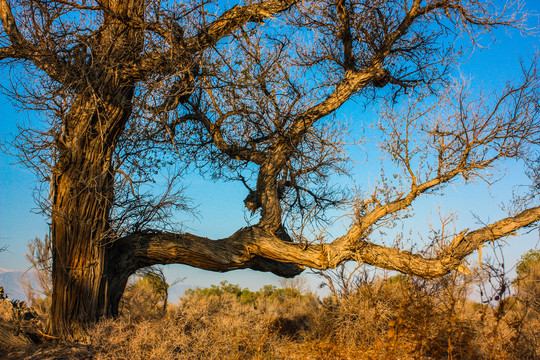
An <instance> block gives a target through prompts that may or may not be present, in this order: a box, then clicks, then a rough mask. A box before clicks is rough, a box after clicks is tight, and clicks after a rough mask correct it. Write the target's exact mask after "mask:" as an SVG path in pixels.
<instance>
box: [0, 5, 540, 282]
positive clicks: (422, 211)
mask: <svg viewBox="0 0 540 360" xmlns="http://www.w3.org/2000/svg"><path fill="white" fill-rule="evenodd" d="M526 7H527V8H528V9H530V10H531V11H533V12H535V13H536V14H538V13H540V2H539V1H535V0H528V1H526ZM530 26H531V27H535V26H536V27H537V26H538V19H537V18H533V19H531V22H530ZM495 35H496V36H495V41H493V39H492V38H490V37H486V38H485V39H483V40H482V41H481V44H482V45H484V46H485V47H488V48H485V49H477V50H475V52H474V53H473V54H472V55H471V56H470V58H469V59H464V61H463V63H462V64H460V66H459V68H456V69H455V71H456V72H455V73H454V75H455V76H459V74H460V73H461V74H462V75H464V76H466V77H469V78H470V77H472V78H473V84H474V86H479V87H480V86H481V87H482V88H484V89H490V88H492V87H494V86H500V85H503V84H504V82H506V81H507V80H512V79H513V78H515V77H517V76H518V75H519V66H520V64H519V60H520V59H523V60H524V61H525V62H526V61H527V59H531V58H532V56H533V55H534V53H535V51H540V49H539V48H540V46H539V45H540V38H539V37H538V35H537V36H527V37H523V36H521V35H520V34H519V33H518V32H516V31H513V30H508V31H507V32H505V31H498V32H496V33H495ZM1 81H6V77H3V78H2V79H1ZM0 109H1V111H0V141H1V142H2V144H3V145H9V142H10V139H11V138H12V137H13V136H14V135H15V134H16V133H17V128H16V126H17V124H24V123H26V122H28V121H32V122H38V121H39V114H36V113H21V112H16V111H15V110H14V107H13V105H12V104H11V103H10V101H9V99H8V98H7V97H6V96H4V95H0ZM340 116H344V117H347V118H349V119H352V120H354V118H356V117H358V118H362V119H365V118H369V117H373V116H374V114H363V113H359V112H358V111H357V109H356V108H355V107H354V105H347V106H346V107H344V109H343V110H342V111H341V112H340ZM372 148H373V147H372V146H371V145H370V144H369V143H368V144H366V145H365V149H366V151H367V155H366V154H365V153H364V152H362V153H361V155H360V157H361V158H362V159H363V163H362V164H361V165H360V166H359V168H358V169H357V170H356V171H355V174H356V175H355V176H356V179H355V181H357V182H358V183H361V184H369V183H370V181H373V179H375V178H376V177H377V175H378V169H379V168H380V167H379V163H378V160H377V154H376V153H373V152H371V151H369V150H371V149H372ZM366 159H367V162H366ZM16 162H17V159H16V158H13V157H11V156H9V155H7V154H5V153H4V152H3V151H2V152H0V246H2V245H6V246H7V251H5V252H3V253H0V268H4V269H15V270H26V269H28V267H29V264H28V263H27V262H26V260H25V258H24V254H25V253H26V251H27V246H26V244H27V242H28V241H29V240H30V239H33V238H35V237H41V238H42V237H43V236H44V235H45V234H46V233H47V232H48V226H47V219H45V218H44V217H42V216H41V215H38V214H36V213H34V212H33V211H34V210H35V209H36V205H35V203H34V199H33V191H34V189H35V188H36V187H37V186H38V184H37V183H36V180H35V178H34V175H33V174H32V173H31V172H29V171H28V170H27V169H25V168H24V167H23V166H22V165H18V164H16ZM506 172H507V174H508V175H507V176H506V178H505V179H504V180H503V181H502V182H500V183H498V184H496V185H494V186H493V187H491V188H490V189H487V188H486V186H485V185H484V184H483V183H480V184H478V185H477V186H471V187H466V188H465V187H459V186H458V187H450V188H448V190H447V194H448V195H447V196H445V197H442V198H434V197H428V198H424V199H422V200H420V201H418V203H417V204H416V207H415V210H416V217H415V219H414V220H413V222H412V223H410V224H409V225H408V228H409V229H411V231H412V232H411V234H412V237H413V238H414V239H415V240H418V236H417V234H418V233H421V232H422V231H423V229H426V228H427V224H428V222H429V221H430V219H431V218H432V217H433V218H435V217H436V214H437V213H436V210H437V208H438V207H440V208H441V209H443V211H444V212H445V213H448V212H449V211H451V210H454V211H460V214H461V218H460V219H461V220H460V222H459V224H460V225H463V227H464V228H466V227H470V228H471V229H473V228H475V227H478V226H479V225H476V224H475V223H474V218H473V216H472V214H478V215H481V218H482V220H490V221H496V220H498V219H500V218H501V217H504V212H502V211H501V210H500V209H499V207H498V205H499V204H500V203H501V202H503V201H505V200H507V199H508V198H509V195H510V194H511V192H512V189H513V186H514V184H516V183H520V182H523V181H524V178H523V177H522V175H521V172H520V171H519V166H518V165H517V164H514V163H508V164H507V168H506ZM370 179H371V180H370ZM185 183H186V185H187V186H188V190H187V195H188V196H189V197H191V198H192V199H193V200H194V203H195V204H197V205H198V208H197V210H198V213H199V215H198V217H197V218H193V217H189V216H185V215H180V216H181V217H182V219H184V220H185V225H186V226H187V227H188V229H187V230H188V231H190V232H193V233H195V234H198V235H202V236H207V237H210V238H219V237H225V236H228V235H230V234H232V233H233V232H234V231H236V230H237V229H238V228H240V227H242V226H246V223H245V221H244V211H243V202H242V200H243V199H244V198H245V196H246V192H245V188H243V186H242V185H241V184H232V183H225V184H224V183H213V182H209V181H206V180H204V179H202V178H199V177H198V176H196V175H193V176H187V177H186V178H185ZM343 226H346V223H343V221H342V220H339V221H338V222H336V224H335V225H334V227H333V229H334V231H336V232H337V233H339V232H340V230H344V228H343ZM538 238H539V235H538V232H537V231H534V232H532V233H530V234H525V235H522V236H520V237H511V238H510V239H508V245H507V246H506V248H505V257H506V260H507V263H508V264H509V265H513V264H514V263H515V262H516V260H517V259H519V256H520V255H521V254H522V253H524V252H525V251H527V250H528V249H530V248H534V247H537V246H538ZM476 256H477V255H473V258H474V257H476ZM166 274H167V276H168V277H169V279H174V278H184V277H185V278H186V279H185V281H184V284H185V285H187V286H207V285H208V284H210V283H219V282H220V281H221V280H225V279H226V280H228V281H229V282H232V283H239V284H241V285H242V286H249V287H251V288H254V289H258V288H259V287H261V286H262V285H264V284H269V283H272V284H277V283H278V282H279V278H278V277H276V276H274V275H272V274H264V273H259V272H255V271H252V270H241V271H234V272H229V273H224V274H216V273H211V272H206V271H202V270H198V269H193V268H189V267H187V266H183V265H169V266H167V268H166ZM312 284H315V281H312Z"/></svg>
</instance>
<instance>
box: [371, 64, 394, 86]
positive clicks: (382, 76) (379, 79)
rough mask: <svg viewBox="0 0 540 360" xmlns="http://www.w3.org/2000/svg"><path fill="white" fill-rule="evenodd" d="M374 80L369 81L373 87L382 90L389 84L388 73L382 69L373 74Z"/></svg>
mask: <svg viewBox="0 0 540 360" xmlns="http://www.w3.org/2000/svg"><path fill="white" fill-rule="evenodd" d="M374 75H375V79H374V80H373V81H371V84H372V85H373V86H375V87H378V88H382V87H384V86H386V85H387V84H388V83H389V82H390V78H391V76H390V71H388V70H387V69H384V68H380V69H378V70H377V72H376V73H375V74H374Z"/></svg>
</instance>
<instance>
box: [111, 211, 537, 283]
mask: <svg viewBox="0 0 540 360" xmlns="http://www.w3.org/2000/svg"><path fill="white" fill-rule="evenodd" d="M539 220H540V207H534V208H531V209H528V210H525V211H523V212H522V213H520V214H518V215H516V216H514V217H508V218H505V219H502V220H500V221H497V222H495V223H493V224H490V225H488V226H485V227H483V228H481V229H477V230H474V231H471V232H468V233H465V232H464V233H461V234H459V235H458V236H456V238H455V239H454V240H453V241H452V242H451V243H450V244H449V245H448V247H447V248H446V249H445V250H443V251H442V252H441V253H440V254H439V255H438V256H437V257H434V258H425V257H423V256H421V255H419V254H413V253H410V252H408V251H403V250H399V249H395V248H390V247H386V246H381V245H377V244H373V243H370V242H367V241H365V240H362V239H357V238H355V239H352V238H346V239H345V240H346V241H343V240H344V238H339V239H336V240H335V241H334V242H332V243H330V244H315V245H308V246H304V245H301V244H296V243H292V242H287V241H283V240H281V239H279V238H278V237H276V236H275V235H272V234H270V233H269V232H267V231H265V230H264V229H261V228H258V227H248V228H244V229H241V230H239V231H237V232H236V233H235V234H233V235H232V236H230V237H228V238H225V239H220V240H211V239H208V238H204V237H199V236H195V235H191V234H173V233H162V232H144V233H136V234H132V235H130V236H128V237H126V238H123V239H120V240H118V242H117V244H118V245H119V246H120V247H123V246H128V247H130V248H131V249H132V252H126V254H129V255H128V256H130V257H134V258H135V261H134V262H133V261H132V263H133V264H134V265H133V266H136V267H137V268H140V267H144V266H149V265H154V264H171V263H181V264H186V265H191V266H194V267H197V268H201V269H205V270H212V271H220V272H224V271H229V270H234V269H244V268H251V269H255V270H261V271H270V272H273V273H275V274H278V275H280V276H286V277H290V276H295V275H297V274H299V273H300V272H301V271H302V270H303V269H304V268H305V267H310V268H315V269H322V270H324V269H330V268H335V267H337V266H338V265H340V264H341V263H343V262H345V261H356V262H358V263H366V264H370V265H373V266H376V267H381V268H385V269H389V270H397V271H400V272H402V273H406V274H411V275H417V276H421V277H425V278H433V277H437V276H442V275H444V274H447V273H449V272H450V271H452V270H454V269H456V268H458V267H459V266H460V265H461V263H462V261H463V259H464V258H465V257H466V256H468V255H470V254H471V253H472V252H474V251H475V250H477V249H478V248H479V247H480V245H482V244H483V243H485V242H488V241H495V240H497V239H500V238H502V237H505V236H508V235H511V234H513V233H514V232H515V231H516V230H518V229H520V228H522V227H525V226H528V225H530V224H532V223H535V222H537V221H539ZM131 260H133V259H131Z"/></svg>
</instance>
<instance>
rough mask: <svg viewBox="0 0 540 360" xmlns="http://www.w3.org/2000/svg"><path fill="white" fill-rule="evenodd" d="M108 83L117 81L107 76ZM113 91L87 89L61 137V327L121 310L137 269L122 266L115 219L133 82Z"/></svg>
mask: <svg viewBox="0 0 540 360" xmlns="http://www.w3.org/2000/svg"><path fill="white" fill-rule="evenodd" d="M103 84H108V86H109V87H110V88H111V87H112V86H114V85H113V84H110V82H108V81H107V79H104V81H103ZM104 86H105V85H104ZM110 88H109V89H110ZM113 94H114V95H115V96H111V97H109V98H108V99H107V98H105V99H103V100H98V101H96V100H95V99H92V98H90V97H86V96H84V95H81V96H79V97H78V98H77V99H76V101H75V102H74V104H73V106H72V108H71V111H70V113H69V114H68V116H67V118H66V120H65V124H66V126H65V128H64V129H63V134H62V136H61V137H60V138H59V139H58V141H57V142H58V148H59V150H60V154H59V159H58V162H57V164H56V165H55V168H54V177H53V184H52V192H53V193H52V195H53V199H52V201H53V211H52V242H53V272H52V279H53V297H52V299H53V303H52V318H51V326H52V331H53V332H54V333H56V334H60V335H64V334H68V333H71V331H72V330H73V329H70V327H71V324H84V323H88V322H94V321H96V320H97V319H99V318H100V317H102V316H110V315H116V313H117V311H118V303H119V301H120V297H121V294H122V292H123V290H124V287H125V284H126V281H127V278H128V277H129V275H130V273H131V272H130V271H124V270H123V269H121V268H119V267H117V266H116V265H117V264H116V263H115V261H116V260H115V257H116V254H118V252H116V251H115V249H114V247H113V246H112V240H113V235H114V234H113V233H112V231H111V228H110V221H109V219H110V211H111V207H112V203H113V198H114V192H113V190H114V173H113V169H112V168H111V167H112V156H113V150H114V148H115V145H116V143H117V142H118V139H119V137H120V134H121V133H122V130H123V129H124V126H125V123H126V121H127V119H128V118H129V116H130V112H131V110H130V109H131V107H130V106H129V104H130V101H131V97H132V95H133V86H124V87H122V88H118V89H117V91H114V92H113ZM81 128H86V131H80V129H81ZM76 326H77V325H76Z"/></svg>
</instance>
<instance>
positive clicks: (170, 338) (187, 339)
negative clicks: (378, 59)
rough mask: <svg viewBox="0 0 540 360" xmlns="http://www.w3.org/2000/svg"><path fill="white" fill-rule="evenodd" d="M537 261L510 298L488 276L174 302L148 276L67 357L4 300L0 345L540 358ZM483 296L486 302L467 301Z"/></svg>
mask: <svg viewBox="0 0 540 360" xmlns="http://www.w3.org/2000/svg"><path fill="white" fill-rule="evenodd" d="M535 254H536V255H535ZM537 255H538V251H531V252H528V253H527V254H525V255H524V256H523V257H522V260H521V262H520V263H519V264H518V266H517V269H518V271H517V272H518V274H519V276H518V277H517V278H516V280H515V281H514V282H513V284H512V289H511V290H510V289H509V287H508V286H506V285H503V286H498V285H497V283H499V284H501V283H502V284H504V281H506V280H505V279H502V278H497V276H499V275H500V274H499V275H497V273H496V272H493V271H491V272H490V271H486V270H482V271H480V270H478V271H476V273H475V274H474V275H472V276H468V275H464V274H461V273H454V274H450V275H447V276H444V277H442V278H440V279H437V280H433V281H428V280H423V279H419V278H415V277H410V276H405V275H397V276H391V277H388V276H382V275H380V276H372V277H369V276H367V275H366V273H365V272H364V273H361V272H359V274H356V273H355V274H353V275H352V276H348V277H345V276H342V277H341V278H340V277H339V276H338V277H334V280H333V281H334V283H333V286H334V288H335V289H342V291H337V292H336V294H337V295H331V296H328V297H326V298H323V299H320V298H319V297H317V296H316V295H314V294H313V293H311V292H309V291H306V290H305V289H304V288H305V287H304V286H302V283H300V282H298V281H290V282H288V283H283V286H282V287H281V288H278V287H275V286H271V285H266V286H264V287H262V288H261V289H260V290H258V291H251V290H249V289H246V288H241V287H240V286H239V285H235V284H230V283H228V282H222V283H221V284H220V285H212V286H211V287H208V288H197V289H191V290H188V291H186V293H185V295H184V296H183V297H181V298H180V300H179V302H178V303H172V304H171V303H169V304H167V302H166V301H167V299H166V297H165V296H164V295H165V294H166V292H167V289H168V284H167V283H166V282H164V279H163V278H161V277H160V276H159V272H157V273H156V272H148V273H145V274H142V275H140V276H139V277H138V278H136V279H135V281H133V282H131V283H130V285H129V286H128V289H127V290H126V294H125V296H124V298H123V301H122V307H121V309H122V315H121V316H120V317H119V318H118V319H116V320H111V319H108V320H103V321H102V322H100V323H98V324H97V325H95V326H93V327H91V328H90V329H89V331H88V332H87V333H86V335H85V336H84V337H83V338H81V339H80V341H79V342H78V343H76V344H67V345H68V346H64V347H56V348H54V347H52V346H50V345H51V342H50V340H51V339H47V338H46V337H41V338H39V334H40V330H39V328H40V326H41V327H42V326H44V321H43V319H39V318H38V319H30V320H24V319H25V317H26V318H28V317H29V316H28V315H27V313H28V312H31V311H32V310H30V309H26V310H23V309H17V308H15V307H13V306H12V305H11V303H10V302H9V301H7V300H3V301H2V302H1V303H0V328H1V331H2V335H3V336H0V338H1V339H2V340H0V346H1V347H2V348H3V350H4V351H6V352H8V353H9V356H8V355H6V356H7V358H10V359H23V358H28V359H34V360H35V359H57V358H62V359H81V358H84V359H141V360H142V359H159V360H162V359H220V360H221V359H329V360H330V359H332V360H333V359H538V358H540V351H539V346H538V345H539V344H540V285H539V284H540V281H539V280H540V258H539V257H538V256H537ZM486 267H487V268H489V267H488V266H486ZM341 274H344V273H341ZM349 275H350V274H349ZM342 280H347V282H346V283H345V284H344V283H339V282H340V281H342ZM489 283H491V285H492V286H491V287H488V286H487V284H489ZM343 286H345V287H347V289H343ZM478 288H480V289H483V290H482V301H480V302H475V301H472V300H470V299H471V294H472V292H473V291H475V289H478ZM38 305H39V306H43V303H38ZM34 313H35V312H34ZM25 314H26V315H25ZM46 314H47V312H44V311H40V312H39V316H40V317H43V316H46ZM30 330H31V331H30ZM25 333H31V334H33V335H32V336H33V337H28V336H25V335H24V334H25ZM6 334H8V335H9V336H10V337H9V339H10V340H11V343H9V342H8V340H9V339H8V337H7V336H6ZM36 341H40V342H41V344H36ZM1 354H2V353H1V352H0V355H1ZM0 357H1V356H0Z"/></svg>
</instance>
